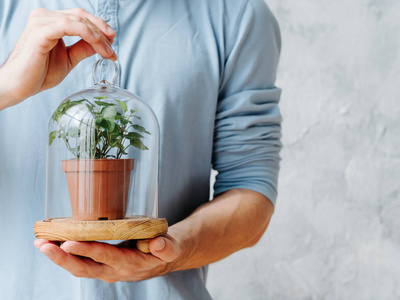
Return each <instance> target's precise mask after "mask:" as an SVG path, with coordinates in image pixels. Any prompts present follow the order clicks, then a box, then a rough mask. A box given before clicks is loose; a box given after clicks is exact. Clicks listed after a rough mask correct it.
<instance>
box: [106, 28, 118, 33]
mask: <svg viewBox="0 0 400 300" xmlns="http://www.w3.org/2000/svg"><path fill="white" fill-rule="evenodd" d="M107 31H108V33H109V34H117V33H116V32H115V31H114V29H112V28H111V27H107Z"/></svg>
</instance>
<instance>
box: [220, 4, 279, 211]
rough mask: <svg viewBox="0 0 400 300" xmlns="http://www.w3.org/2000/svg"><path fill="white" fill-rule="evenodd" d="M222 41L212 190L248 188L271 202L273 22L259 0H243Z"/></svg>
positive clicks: (274, 164) (275, 132) (275, 126)
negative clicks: (223, 51)
mask: <svg viewBox="0 0 400 300" xmlns="http://www.w3.org/2000/svg"><path fill="white" fill-rule="evenodd" d="M233 32H234V35H233V36H232V39H231V41H230V42H229V41H228V43H227V44H226V55H225V64H224V69H223V72H222V76H221V84H220V91H219V99H218V105H217V112H216V123H215V130H214V148H213V169H215V170H216V171H218V175H217V177H216V181H215V185H214V194H215V195H217V194H220V193H222V192H225V191H227V190H230V189H235V188H242V189H250V190H254V191H256V192H259V193H261V194H263V195H265V196H266V197H267V198H268V199H270V200H271V201H272V203H273V204H275V202H276V197H277V181H278V172H279V161H280V156H279V151H280V149H281V142H280V138H281V121H282V118H281V114H280V111H279V108H278V102H279V98H280V93H281V90H280V89H279V88H277V87H275V77H276V70H277V65H278V60H279V53H280V44H281V42H280V33H279V27H278V24H277V22H276V20H275V18H274V16H273V15H272V13H271V12H270V11H269V9H268V7H267V5H266V4H265V3H264V1H263V0H249V1H247V2H246V3H245V5H244V6H243V8H242V11H241V14H240V16H239V18H238V19H237V21H236V24H235V26H234V30H233Z"/></svg>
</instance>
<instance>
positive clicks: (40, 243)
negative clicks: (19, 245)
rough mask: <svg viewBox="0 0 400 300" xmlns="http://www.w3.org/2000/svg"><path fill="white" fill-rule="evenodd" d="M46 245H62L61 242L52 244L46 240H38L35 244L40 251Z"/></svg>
mask: <svg viewBox="0 0 400 300" xmlns="http://www.w3.org/2000/svg"><path fill="white" fill-rule="evenodd" d="M46 243H51V244H54V245H59V244H60V243H59V242H50V241H48V240H45V239H36V240H35V241H34V242H33V245H34V246H35V247H36V248H38V249H39V248H40V247H41V246H42V245H44V244H46Z"/></svg>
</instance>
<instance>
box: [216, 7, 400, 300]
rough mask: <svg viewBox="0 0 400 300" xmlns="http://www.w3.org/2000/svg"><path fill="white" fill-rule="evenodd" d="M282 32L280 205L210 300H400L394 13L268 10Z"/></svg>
mask: <svg viewBox="0 0 400 300" xmlns="http://www.w3.org/2000/svg"><path fill="white" fill-rule="evenodd" d="M267 3H268V4H269V6H270V8H271V10H272V11H273V12H274V13H275V15H276V17H277V19H278V21H279V23H280V26H281V31H282V38H283V51H282V57H281V64H280V69H279V79H278V82H277V85H278V86H280V87H282V88H283V95H282V100H281V109H282V113H283V116H284V123H283V134H284V138H283V143H284V147H285V148H284V150H283V151H282V158H283V161H282V170H281V176H280V187H279V199H278V205H277V207H276V212H275V215H274V217H273V220H272V223H271V225H270V228H269V229H268V231H267V233H266V234H265V235H264V237H263V238H262V240H261V241H260V242H259V243H258V244H257V245H256V246H255V247H253V248H251V249H246V250H243V251H241V252H239V253H236V254H234V255H232V256H231V257H229V258H227V259H225V260H223V261H221V262H218V263H216V264H214V265H212V266H211V267H210V273H209V283H208V286H209V289H210V291H211V293H212V295H213V296H214V297H215V299H232V300H233V299H290V300H294V299H340V300H345V299H351V300H358V299H379V300H380V299H400V183H399V179H400V1H397V0H350V1H349V0H305V1H295V0H267Z"/></svg>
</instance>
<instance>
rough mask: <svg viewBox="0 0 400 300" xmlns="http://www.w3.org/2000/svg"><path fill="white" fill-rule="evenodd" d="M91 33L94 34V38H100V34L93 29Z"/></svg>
mask: <svg viewBox="0 0 400 300" xmlns="http://www.w3.org/2000/svg"><path fill="white" fill-rule="evenodd" d="M92 33H93V36H94V38H95V39H99V38H100V35H99V34H98V33H97V32H95V31H93V32H92Z"/></svg>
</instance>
